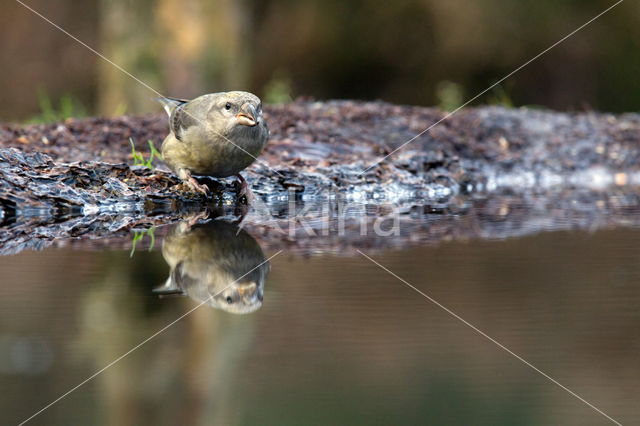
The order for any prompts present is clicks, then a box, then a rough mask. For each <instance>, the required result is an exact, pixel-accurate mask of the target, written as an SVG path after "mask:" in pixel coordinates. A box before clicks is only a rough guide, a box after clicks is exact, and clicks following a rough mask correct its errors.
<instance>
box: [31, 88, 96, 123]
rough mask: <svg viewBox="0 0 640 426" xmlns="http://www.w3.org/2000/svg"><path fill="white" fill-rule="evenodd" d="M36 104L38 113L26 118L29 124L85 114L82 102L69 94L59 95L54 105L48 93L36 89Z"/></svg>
mask: <svg viewBox="0 0 640 426" xmlns="http://www.w3.org/2000/svg"><path fill="white" fill-rule="evenodd" d="M38 104H39V105H40V113H39V114H38V115H36V116H34V117H31V118H30V119H28V120H26V122H27V123H29V124H45V123H55V122H56V121H64V120H66V119H68V118H82V117H86V116H87V111H86V109H85V108H84V106H82V104H81V103H80V102H79V101H78V100H76V99H75V98H74V97H73V96H71V95H70V94H65V95H62V96H61V97H60V99H59V100H58V104H57V105H55V103H54V101H53V100H52V99H51V97H50V96H49V94H48V93H47V92H46V91H45V90H44V89H39V90H38Z"/></svg>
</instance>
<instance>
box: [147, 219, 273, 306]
mask: <svg viewBox="0 0 640 426" xmlns="http://www.w3.org/2000/svg"><path fill="white" fill-rule="evenodd" d="M204 216H206V215H204ZM202 217H203V215H200V216H198V217H196V218H195V219H191V220H188V221H184V222H181V223H180V224H178V225H177V226H176V227H175V228H174V229H173V230H172V231H171V232H170V233H169V235H167V237H166V238H165V240H164V243H163V246H162V256H163V257H164V259H165V261H166V262H167V263H168V264H169V267H170V268H171V272H170V274H169V278H168V279H167V281H166V282H165V283H164V284H163V285H162V286H160V287H158V288H156V289H154V293H156V294H158V295H161V296H166V295H188V296H189V297H191V298H192V299H194V300H195V301H197V302H199V303H206V304H207V305H209V306H212V307H214V308H216V309H221V310H224V311H227V312H231V313H235V314H247V313H250V312H254V311H256V310H258V309H260V307H261V306H262V299H263V294H264V283H265V280H266V278H267V275H268V273H269V270H270V268H271V266H270V264H269V262H265V260H266V258H265V256H264V253H263V251H262V248H260V245H258V242H257V241H256V240H255V239H254V238H253V237H252V236H251V235H249V233H247V232H246V231H244V230H243V229H241V228H240V226H239V222H240V221H235V222H230V221H227V220H223V219H222V218H218V219H212V220H208V221H206V222H204V223H197V222H198V219H201V218H202Z"/></svg>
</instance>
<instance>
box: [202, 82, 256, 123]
mask: <svg viewBox="0 0 640 426" xmlns="http://www.w3.org/2000/svg"><path fill="white" fill-rule="evenodd" d="M209 115H210V118H211V119H213V120H214V122H222V123H225V127H226V128H227V130H233V129H242V130H247V129H250V128H255V127H257V126H260V125H262V124H263V122H264V118H263V116H262V102H261V101H260V98H258V97H257V96H256V95H254V94H252V93H249V92H239V91H238V92H224V93H218V94H216V96H215V97H214V99H213V102H212V105H211V108H210V110H209ZM219 119H221V120H219Z"/></svg>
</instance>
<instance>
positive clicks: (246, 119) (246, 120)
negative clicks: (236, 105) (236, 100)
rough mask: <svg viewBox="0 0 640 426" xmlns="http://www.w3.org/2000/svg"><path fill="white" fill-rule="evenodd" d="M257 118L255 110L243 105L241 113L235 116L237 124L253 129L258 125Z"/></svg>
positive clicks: (249, 105) (251, 106)
mask: <svg viewBox="0 0 640 426" xmlns="http://www.w3.org/2000/svg"><path fill="white" fill-rule="evenodd" d="M257 116H258V115H257V114H256V109H255V108H254V107H253V105H251V104H244V105H243V106H242V109H241V112H239V113H238V114H236V118H237V119H238V123H240V124H242V125H244V126H249V127H253V126H255V125H256V124H258V120H257V118H256V117H257Z"/></svg>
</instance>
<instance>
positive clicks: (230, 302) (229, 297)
mask: <svg viewBox="0 0 640 426" xmlns="http://www.w3.org/2000/svg"><path fill="white" fill-rule="evenodd" d="M227 105H229V104H227ZM227 303H228V304H232V303H233V299H232V298H231V296H227Z"/></svg>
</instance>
